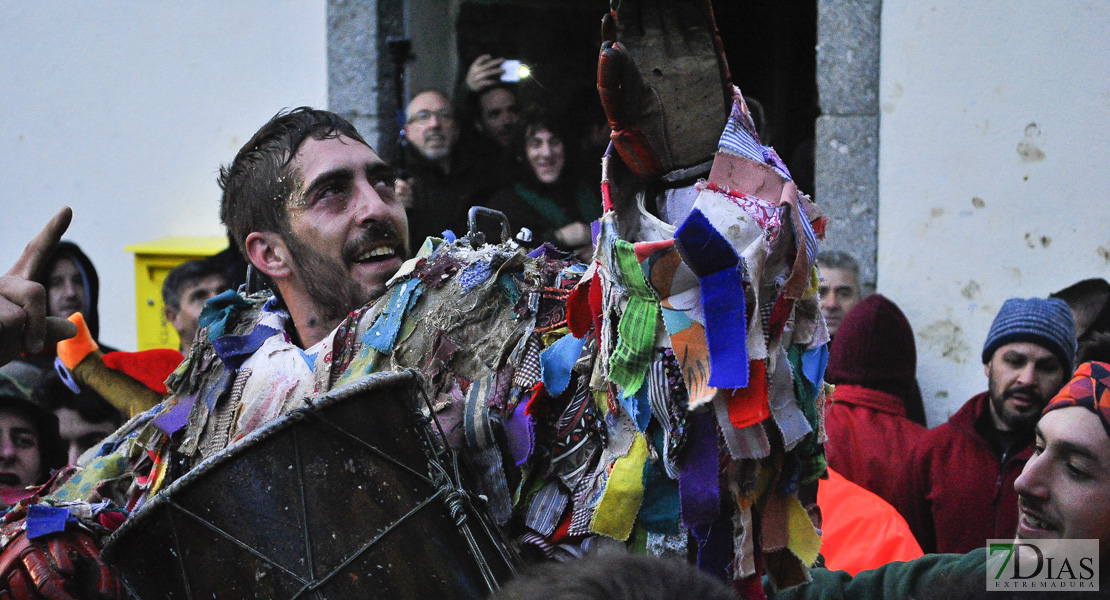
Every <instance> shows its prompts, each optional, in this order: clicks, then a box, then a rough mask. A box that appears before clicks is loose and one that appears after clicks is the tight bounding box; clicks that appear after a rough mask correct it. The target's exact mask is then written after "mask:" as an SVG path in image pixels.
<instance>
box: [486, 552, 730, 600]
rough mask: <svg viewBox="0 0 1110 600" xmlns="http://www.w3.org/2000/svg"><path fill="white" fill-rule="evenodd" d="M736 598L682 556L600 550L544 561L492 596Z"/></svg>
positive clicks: (505, 599)
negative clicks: (569, 558)
mask: <svg viewBox="0 0 1110 600" xmlns="http://www.w3.org/2000/svg"><path fill="white" fill-rule="evenodd" d="M538 598H551V599H552V600H671V599H674V598H697V599H698V600H736V598H737V596H736V595H735V594H734V593H733V591H732V588H730V587H729V586H728V585H727V584H726V583H725V582H723V581H720V580H718V579H715V578H714V577H713V576H711V575H709V574H708V573H703V572H702V571H699V570H698V569H697V568H696V567H694V566H693V565H690V564H687V563H685V562H682V561H680V560H675V559H667V558H657V557H654V556H645V555H642V554H624V553H622V554H599V555H590V556H587V557H585V558H581V559H577V560H571V561H567V562H554V563H545V564H542V565H539V566H538V567H535V568H533V569H532V570H531V571H529V572H526V573H523V574H522V575H520V576H519V577H517V578H516V579H514V580H513V581H510V582H509V583H508V584H506V585H505V587H503V588H502V589H501V591H499V592H497V593H495V594H494V595H493V596H492V597H491V598H490V600H536V599H538Z"/></svg>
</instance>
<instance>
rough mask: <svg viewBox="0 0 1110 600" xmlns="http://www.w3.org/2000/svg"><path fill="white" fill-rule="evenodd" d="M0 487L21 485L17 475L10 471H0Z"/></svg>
mask: <svg viewBox="0 0 1110 600" xmlns="http://www.w3.org/2000/svg"><path fill="white" fill-rule="evenodd" d="M0 487H8V488H12V487H23V486H22V482H20V481H19V476H18V475H15V474H12V473H0Z"/></svg>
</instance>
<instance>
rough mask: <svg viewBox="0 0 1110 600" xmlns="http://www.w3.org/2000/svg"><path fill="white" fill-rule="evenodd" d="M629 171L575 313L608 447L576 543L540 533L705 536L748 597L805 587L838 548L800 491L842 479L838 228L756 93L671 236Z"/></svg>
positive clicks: (675, 206) (672, 216)
mask: <svg viewBox="0 0 1110 600" xmlns="http://www.w3.org/2000/svg"><path fill="white" fill-rule="evenodd" d="M613 164H614V163H611V162H610V159H609V158H608V157H607V158H606V160H605V161H603V183H602V192H603V196H604V201H605V205H606V209H607V212H606V214H605V216H604V217H603V218H602V220H601V233H600V236H599V239H598V241H597V253H596V255H595V262H594V264H593V265H592V266H591V268H590V271H589V272H588V273H587V274H586V275H585V277H583V281H582V283H580V284H579V285H578V287H577V288H576V289H575V290H574V291H573V292H572V293H571V297H570V300H569V302H568V318H569V323H570V327H571V332H572V333H573V334H574V335H575V336H578V337H579V338H580V339H583V340H584V344H585V345H586V346H587V347H589V346H590V345H591V344H597V348H598V350H597V357H598V360H597V361H596V364H595V365H594V367H593V369H592V370H590V371H587V370H583V371H581V375H580V376H579V380H580V381H581V382H582V383H581V384H580V385H589V394H590V395H592V396H593V397H594V398H595V406H596V407H597V409H598V410H599V412H600V413H601V414H602V415H604V422H605V424H606V430H607V436H608V440H607V443H606V444H605V445H604V447H603V448H602V449H601V457H600V460H599V461H598V463H597V465H596V466H594V467H593V468H592V469H588V470H587V471H586V472H585V474H584V475H582V476H581V477H580V478H578V479H577V486H576V487H570V486H561V487H560V489H559V490H557V491H558V492H559V502H560V503H563V502H566V503H569V505H570V509H569V510H570V525H569V528H567V536H563V535H562V531H563V527H562V526H561V524H560V523H558V522H557V520H551V519H549V520H547V521H543V522H538V523H537V525H543V526H545V527H547V528H548V529H552V528H553V531H554V532H553V533H552V534H546V533H545V532H544V530H543V529H540V528H537V529H535V530H534V533H535V534H536V535H537V536H539V537H542V538H543V539H544V540H545V541H546V542H547V543H548V544H551V543H553V542H557V541H560V540H563V539H567V537H573V536H575V535H578V536H583V535H589V534H601V535H603V536H607V537H611V538H616V539H618V540H622V541H626V542H627V543H628V544H629V545H631V546H633V547H643V548H645V549H647V550H648V551H651V552H656V553H663V552H666V551H668V550H670V551H674V550H675V549H676V548H677V549H678V550H679V551H680V552H684V542H685V540H687V539H689V540H690V541H691V543H693V544H695V545H696V548H695V549H692V551H694V550H696V552H692V553H696V556H697V562H698V565H699V567H700V568H702V569H703V570H706V571H709V572H710V573H713V574H715V575H717V576H719V577H721V578H724V579H726V580H731V581H733V583H734V586H735V587H737V588H738V589H739V590H741V591H742V592H743V593H748V594H755V595H759V594H761V593H762V592H761V587H760V578H761V576H762V575H763V574H767V575H769V576H770V577H771V579H772V580H773V581H774V582H775V583H776V584H778V585H782V586H788V585H791V584H794V583H799V582H801V581H805V580H806V579H807V578H808V575H807V566H808V565H810V564H812V563H813V561H814V559H815V557H816V555H817V551H818V547H819V545H820V540H819V538H818V534H817V532H816V530H815V529H814V528H813V525H812V523H811V522H810V520H809V518H808V516H807V514H806V510H805V508H804V507H803V506H802V504H801V502H800V501H799V500H798V497H797V491H798V488H799V486H800V485H802V484H806V483H809V482H813V481H815V480H816V479H817V478H819V477H821V476H822V475H824V473H825V461H824V453H823V451H822V444H823V443H824V441H825V435H824V428H823V422H822V418H821V415H822V414H823V413H824V403H825V398H826V387H825V384H824V382H823V375H824V370H825V365H826V361H827V357H828V350H827V346H826V344H827V342H828V340H829V337H828V333H827V331H826V329H825V327H824V321H823V319H821V317H820V311H819V310H818V307H817V301H816V296H815V290H816V281H817V274H816V270H815V267H814V257H815V256H816V253H817V238H818V232H820V231H823V225H824V221H823V218H822V217H821V213H820V211H819V209H818V208H817V207H816V206H815V205H813V204H812V203H811V202H810V201H809V199H808V197H806V196H804V195H802V194H800V193H798V191H797V189H796V187H795V186H794V185H793V184H792V183H790V181H789V174H788V172H787V171H786V167H785V165H783V164H782V162H781V161H780V160H778V156H777V155H776V154H775V152H774V150H773V149H771V148H769V147H766V146H763V145H761V144H760V142H759V138H758V136H757V134H756V133H755V127H754V125H753V124H752V121H751V118H750V116H749V114H748V110H747V107H746V105H745V104H744V102H743V99H742V96H741V95H740V93H739V90H735V93H734V104H733V107H732V112H731V115H730V117H729V120H728V123H727V126H726V128H725V131H724V133H723V135H722V136H721V137H720V141H719V144H718V153H717V155H716V157H715V158H714V160H713V165H712V168H711V170H710V173H709V176H708V178H707V179H706V180H701V181H698V182H697V183H696V184H694V185H693V186H690V187H686V188H682V189H676V190H672V191H670V192H667V193H666V194H665V195H664V196H663V199H662V201H661V206H659V207H657V208H658V210H657V214H663V215H666V217H667V220H666V221H665V220H662V219H660V218H658V217H656V216H654V215H653V214H652V213H651V212H649V211H648V210H647V208H646V202H645V196H644V194H643V193H638V194H637V193H636V191H635V190H629V189H627V187H625V188H623V189H622V186H630V185H633V184H630V183H629V182H628V180H626V179H623V180H622V179H617V178H615V177H613V178H611V177H610V175H613V173H612V172H611V171H610V168H611V166H612V165H613ZM621 165H623V163H621ZM618 175H619V173H618ZM552 349H553V348H552ZM550 350H551V349H549V351H550ZM572 380H573V378H572ZM547 383H548V382H547V380H546V379H545V384H547ZM548 387H550V386H548ZM543 391H546V392H550V389H546V388H545V390H543ZM579 393H580V392H575V394H576V395H578V394H579ZM541 399H543V400H545V405H546V398H543V397H542V396H537V397H536V398H534V399H533V400H532V403H533V404H535V403H536V402H537V401H539V400H541ZM532 414H535V410H533V411H532ZM542 491H543V490H542V489H541V492H542ZM540 497H541V496H539V495H538V496H537V498H540ZM524 499H525V500H526V499H527V497H524ZM533 502H536V501H533ZM544 502H547V500H546V499H544Z"/></svg>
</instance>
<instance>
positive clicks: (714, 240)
mask: <svg viewBox="0 0 1110 600" xmlns="http://www.w3.org/2000/svg"><path fill="white" fill-rule="evenodd" d="M674 237H675V241H677V242H678V246H679V249H680V250H681V251H682V258H683V262H685V263H686V264H687V265H689V267H690V269H691V270H693V271H694V274H696V275H697V276H698V277H705V276H706V275H712V274H713V273H717V272H719V271H723V270H725V269H735V268H736V263H737V262H738V261H739V257H737V256H736V251H735V250H733V249H732V246H731V245H729V243H728V240H726V239H725V238H724V236H722V235H721V234H720V233H718V232H717V230H716V229H714V228H713V224H712V223H710V222H709V219H708V218H706V216H705V214H703V213H702V212H701V211H700V210H698V209H696V208H695V209H694V210H692V211H690V215H689V216H688V217H686V220H685V221H683V222H682V225H679V227H678V229H677V230H676V231H675V235H674Z"/></svg>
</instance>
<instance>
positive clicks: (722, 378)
mask: <svg viewBox="0 0 1110 600" xmlns="http://www.w3.org/2000/svg"><path fill="white" fill-rule="evenodd" d="M698 282H699V284H700V285H701V305H702V310H703V311H704V312H705V340H706V342H707V343H708V344H709V385H710V386H712V387H715V388H734V389H735V388H746V387H748V343H747V340H748V326H747V318H746V316H745V314H744V311H745V306H744V279H743V277H742V276H741V274H740V271H738V270H735V269H728V270H724V271H721V272H719V273H714V274H713V275H709V276H707V277H702V278H700V279H698Z"/></svg>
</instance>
